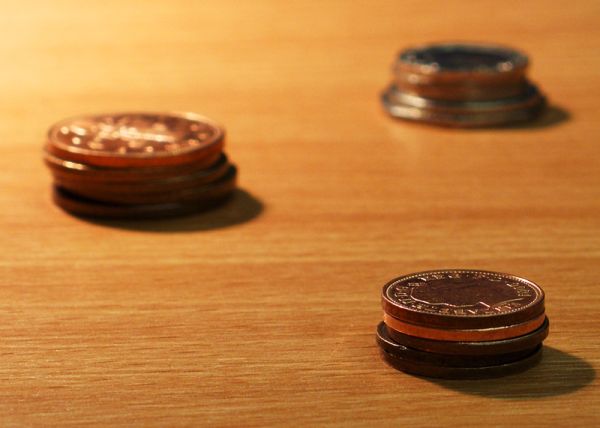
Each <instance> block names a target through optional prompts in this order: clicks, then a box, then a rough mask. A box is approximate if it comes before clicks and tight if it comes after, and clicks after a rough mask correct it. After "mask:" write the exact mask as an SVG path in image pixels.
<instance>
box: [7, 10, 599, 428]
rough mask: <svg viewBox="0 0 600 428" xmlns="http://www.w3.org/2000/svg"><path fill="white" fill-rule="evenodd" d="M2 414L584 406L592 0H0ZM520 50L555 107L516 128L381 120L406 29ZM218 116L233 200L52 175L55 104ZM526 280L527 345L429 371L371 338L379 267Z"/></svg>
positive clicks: (52, 417)
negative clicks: (166, 213)
mask: <svg viewBox="0 0 600 428" xmlns="http://www.w3.org/2000/svg"><path fill="white" fill-rule="evenodd" d="M4 3H5V4H4V5H3V6H4V7H3V14H2V15H1V16H0V23H1V25H2V28H3V35H4V37H2V41H1V42H0V53H1V54H2V58H3V66H2V68H1V69H0V84H1V85H2V97H1V99H0V113H1V117H2V121H0V132H1V135H2V139H1V142H0V144H1V146H0V150H1V153H2V156H0V168H1V171H2V174H1V175H0V185H1V188H2V191H1V192H0V207H1V210H0V224H1V226H2V233H1V234H0V250H1V251H0V269H1V270H0V273H1V275H0V319H1V322H0V337H1V340H0V343H1V345H0V425H1V426H85V425H88V424H89V425H103V426H113V425H114V426H117V425H121V426H140V425H147V426H184V425H189V426H201V425H210V426H271V425H282V426H284V425H286V426H307V425H309V426H312V425H356V426H401V427H413V426H442V425H450V426H451V425H456V426H458V425H460V426H479V425H482V424H485V425H491V426H512V427H514V426H544V425H545V426H567V425H568V426H593V425H594V424H599V423H600V422H599V416H600V391H599V390H598V382H597V380H596V378H597V373H596V371H597V370H598V369H599V367H600V358H599V354H598V350H599V343H598V322H599V321H600V316H599V312H598V307H599V306H600V291H599V290H600V168H599V167H600V160H599V158H600V142H599V140H598V138H599V131H600V125H599V116H598V115H599V113H600V109H599V103H598V99H599V98H600V75H599V73H598V70H599V67H600V56H598V52H599V49H600V26H599V25H598V22H599V19H600V3H598V2H595V1H589V2H583V1H582V2H577V3H572V4H569V5H568V6H567V5H565V4H562V3H550V2H544V1H538V2H533V1H531V2H526V4H524V3H525V2H517V1H515V2H498V1H491V2H490V1H478V2H468V4H467V3H466V2H462V1H439V2H418V1H414V2H399V1H386V2H366V1H360V2H348V1H324V2H317V1H296V2H281V1H251V2H250V1H247V2H239V1H233V0H231V1H224V0H221V1H214V2H208V1H203V2H192V1H183V0H182V1H146V2H137V1H129V0H128V1H124V0H104V1H85V2H82V1H76V0H69V1H67V0H64V1H52V2H49V1H48V2H46V1H31V0H23V1H19V2H4ZM441 40H475V41H489V42H498V43H503V44H508V45H512V46H515V47H519V48H521V49H522V50H524V51H526V52H528V53H529V54H530V56H531V58H532V64H533V65H532V68H531V70H530V75H531V78H532V79H533V80H534V81H535V82H537V83H539V85H540V86H541V87H542V88H543V90H544V91H545V92H546V93H547V94H548V96H549V99H550V101H551V104H552V108H551V110H550V112H549V113H548V115H546V116H545V117H544V118H543V119H542V120H541V121H540V122H537V123H536V124H533V125H531V126H527V127H518V128H510V129H494V130H472V131H467V130H451V129H439V128H433V127H427V126H421V125H416V124H407V123H402V122H398V121H394V120H391V119H389V118H388V117H387V116H386V115H385V114H384V113H383V112H382V110H381V108H380V105H379V103H378V94H379V92H380V91H381V90H382V88H383V87H384V86H385V85H386V84H387V82H388V81H389V79H390V78H391V75H390V65H391V62H392V60H393V58H394V55H395V53H396V52H397V51H398V50H399V49H400V48H402V47H405V46H408V45H412V44H418V43H423V42H429V41H441ZM114 110H116V111H123V110H150V111H156V110H159V111H160V110H183V111H188V110H189V111H195V112H198V113H202V114H205V115H207V116H209V117H212V118H214V119H216V120H218V121H220V122H222V123H224V124H225V126H226V128H227V130H228V136H229V139H228V146H227V150H228V153H229V154H230V155H231V157H232V158H233V159H234V160H235V162H236V163H237V164H238V165H239V167H240V170H241V176H240V185H241V188H242V189H243V191H241V192H240V193H239V194H238V195H237V196H236V198H235V200H234V201H233V202H232V203H231V204H230V205H228V206H226V207H224V208H221V209H219V210H217V211H215V212H212V213H207V214H204V215H200V216H196V217H190V218H185V219H179V220H170V221H158V222H150V223H148V222H146V223H98V222H96V223H94V222H90V221H85V220H82V219H78V218H74V217H72V216H69V215H67V214H65V213H64V212H62V211H61V210H60V209H58V208H56V207H55V206H54V205H53V204H52V202H51V199H50V177H49V174H48V171H46V169H45V168H44V166H43V164H42V162H41V147H42V143H43V140H44V135H45V131H46V129H47V128H48V126H50V124H52V123H53V122H54V121H57V120H59V119H61V118H63V117H66V116H72V115H78V114H83V113H92V112H106V111H114ZM447 267H461V268H463V267H464V268H482V269H489V270H497V271H504V272H510V273H514V274H517V275H522V276H525V277H527V278H530V279H532V280H534V281H536V282H538V283H539V284H541V285H542V286H543V287H544V289H545V291H546V294H547V312H548V315H549V317H550V319H551V323H552V326H551V333H550V337H549V338H548V340H547V341H546V345H547V346H546V351H545V357H544V360H543V362H542V363H541V364H540V365H539V366H538V367H536V368H534V369H532V370H530V371H529V372H526V373H523V374H520V375H514V376H509V377H506V378H502V379H498V380H485V381H452V382H449V381H435V380H428V379H422V378H417V377H412V376H409V375H406V374H403V373H401V372H397V371H394V370H393V369H391V368H390V367H388V366H387V365H386V364H384V362H383V361H381V359H380V357H379V354H378V349H377V347H376V345H375V339H374V332H375V326H376V325H377V323H378V322H379V321H380V319H381V309H380V302H379V298H380V291H381V287H382V285H383V284H384V283H385V282H386V281H387V280H389V279H391V278H393V277H395V276H398V275H400V274H404V273H409V272H414V271H419V270H424V269H435V268H447Z"/></svg>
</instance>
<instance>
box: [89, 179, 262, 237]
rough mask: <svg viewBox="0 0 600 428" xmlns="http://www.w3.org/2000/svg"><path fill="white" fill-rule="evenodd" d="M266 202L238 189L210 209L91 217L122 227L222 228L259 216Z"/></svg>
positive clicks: (162, 229) (155, 229)
mask: <svg viewBox="0 0 600 428" xmlns="http://www.w3.org/2000/svg"><path fill="white" fill-rule="evenodd" d="M263 210H264V204H263V203H262V202H261V201H260V200H259V199H257V198H256V197H254V196H253V195H252V194H250V193H249V192H247V191H245V190H242V189H238V190H236V191H235V192H234V194H233V196H232V197H231V199H229V200H228V201H227V202H225V203H224V204H223V205H220V206H219V207H216V208H214V209H211V210H209V211H206V212H202V213H198V214H193V215H188V216H184V217H174V218H167V219H147V220H89V219H88V221H91V222H93V223H95V224H99V225H102V226H107V227H114V228H118V229H127V230H138V231H145V232H158V233H173V232H194V231H202V230H212V229H221V228H225V227H230V226H235V225H237V224H241V223H246V222H248V221H251V220H253V219H254V218H256V217H258V216H259V215H260V214H261V213H262V212H263Z"/></svg>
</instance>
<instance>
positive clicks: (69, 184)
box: [51, 156, 231, 194]
mask: <svg viewBox="0 0 600 428" xmlns="http://www.w3.org/2000/svg"><path fill="white" fill-rule="evenodd" d="M230 169H231V164H230V163H229V162H228V161H227V158H226V157H225V156H223V157H222V158H221V160H220V161H219V162H218V163H217V164H214V165H213V166H211V167H209V168H205V169H202V170H198V171H195V172H192V173H190V174H185V175H184V174H182V175H180V176H173V177H166V178H156V179H152V178H150V177H147V178H146V179H144V180H141V179H138V180H137V181H131V180H127V181H123V182H119V181H108V182H107V181H98V180H96V181H90V180H86V179H82V178H81V177H80V176H78V175H76V174H71V173H69V172H64V171H62V170H55V169H52V170H51V171H52V175H53V176H54V182H55V183H56V184H58V185H59V186H60V187H64V188H66V189H71V190H72V191H74V192H75V193H81V194H86V193H89V194H95V193H107V194H124V193H127V194H130V193H152V192H167V191H175V190H182V189H192V188H198V187H199V186H202V185H204V184H209V183H212V182H215V181H217V180H219V179H220V178H221V177H223V176H224V175H226V174H227V172H229V170H230ZM83 192H86V193H83Z"/></svg>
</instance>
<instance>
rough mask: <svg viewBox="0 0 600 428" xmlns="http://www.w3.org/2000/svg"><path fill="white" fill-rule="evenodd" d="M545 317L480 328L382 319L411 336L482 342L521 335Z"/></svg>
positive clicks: (535, 328)
mask: <svg viewBox="0 0 600 428" xmlns="http://www.w3.org/2000/svg"><path fill="white" fill-rule="evenodd" d="M545 319H546V316H545V315H544V314H542V315H539V316H538V317H536V318H534V319H532V320H530V321H526V322H524V323H521V324H514V325H508V326H504V327H493V328H481V329H468V330H464V329H444V328H432V327H425V326H422V325H418V324H411V323H407V322H403V321H400V320H397V319H396V318H394V317H392V316H390V315H388V314H385V313H384V314H383V321H384V322H385V323H386V324H387V325H388V326H389V327H390V328H392V329H394V330H396V331H399V332H400V333H404V334H408V335H411V336H419V337H423V338H426V339H434V340H448V341H469V342H482V341H489V340H502V339H510V338H512V337H517V336H522V335H524V334H528V333H531V332H532V331H534V330H537V329H538V328H539V327H540V326H541V325H542V324H543V323H544V320H545Z"/></svg>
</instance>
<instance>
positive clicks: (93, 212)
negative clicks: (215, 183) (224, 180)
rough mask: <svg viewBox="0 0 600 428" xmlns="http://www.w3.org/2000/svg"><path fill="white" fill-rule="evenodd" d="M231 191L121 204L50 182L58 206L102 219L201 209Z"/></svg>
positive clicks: (164, 215) (158, 215) (217, 202)
mask: <svg viewBox="0 0 600 428" xmlns="http://www.w3.org/2000/svg"><path fill="white" fill-rule="evenodd" d="M231 195H232V191H231V190H228V191H226V192H224V193H223V194H220V195H217V194H214V195H212V198H210V199H200V200H197V201H189V202H185V203H168V204H144V205H124V204H111V203H106V202H100V201H96V200H93V199H89V198H85V197H82V196H79V195H76V194H74V193H72V192H69V191H68V190H65V189H62V188H60V187H57V186H54V192H53V199H54V202H55V203H56V204H57V205H58V206H59V207H61V208H62V209H64V210H65V211H68V212H70V213H71V214H74V215H76V216H81V217H94V218H103V219H151V218H167V217H175V216H181V215H187V214H194V213H196V212H200V211H205V210H207V209H210V208H213V207H215V206H218V205H220V204H222V203H223V202H225V201H226V200H227V199H229V197H230V196H231Z"/></svg>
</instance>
